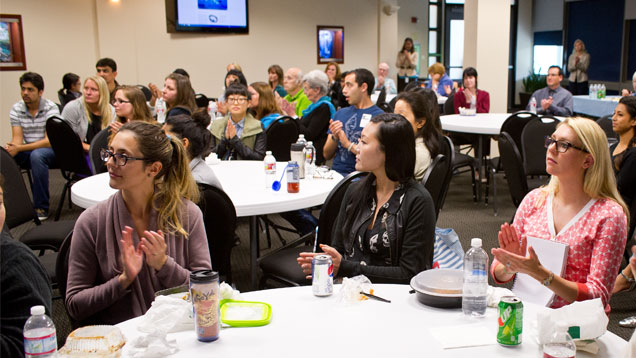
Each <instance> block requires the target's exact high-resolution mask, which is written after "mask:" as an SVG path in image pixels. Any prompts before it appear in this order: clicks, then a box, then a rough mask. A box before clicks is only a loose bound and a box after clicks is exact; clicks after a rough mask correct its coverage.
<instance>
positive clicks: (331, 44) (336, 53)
mask: <svg viewBox="0 0 636 358" xmlns="http://www.w3.org/2000/svg"><path fill="white" fill-rule="evenodd" d="M316 54H317V56H316V57H317V58H318V64H324V63H328V62H335V63H344V27H343V26H320V25H318V26H317V29H316Z"/></svg>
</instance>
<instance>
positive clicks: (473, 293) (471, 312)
mask: <svg viewBox="0 0 636 358" xmlns="http://www.w3.org/2000/svg"><path fill="white" fill-rule="evenodd" d="M470 246H471V248H470V250H468V252H466V255H465V256H464V286H463V289H462V293H463V294H462V311H464V314H465V315H467V316H475V317H482V316H484V315H485V314H486V304H487V302H486V298H487V295H488V275H487V272H488V271H487V270H488V254H486V251H484V249H482V248H481V239H477V238H474V239H472V240H471V242H470Z"/></svg>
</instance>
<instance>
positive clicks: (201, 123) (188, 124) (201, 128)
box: [166, 108, 212, 160]
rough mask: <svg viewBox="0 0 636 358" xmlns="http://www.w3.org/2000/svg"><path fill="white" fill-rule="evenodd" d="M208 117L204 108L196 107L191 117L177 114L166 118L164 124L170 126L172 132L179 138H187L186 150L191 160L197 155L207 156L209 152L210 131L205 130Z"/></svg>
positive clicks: (208, 120)
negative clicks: (188, 143)
mask: <svg viewBox="0 0 636 358" xmlns="http://www.w3.org/2000/svg"><path fill="white" fill-rule="evenodd" d="M210 119H211V118H210V115H209V114H208V111H207V109H206V108H199V109H197V110H196V111H194V113H193V114H192V117H190V116H189V115H187V114H178V115H176V116H170V117H168V118H166V124H167V125H168V126H170V131H171V132H172V133H174V134H176V135H177V136H178V137H179V139H181V140H183V138H188V141H189V142H190V145H189V146H188V148H187V151H188V156H189V157H190V159H191V160H192V159H193V158H196V157H199V156H200V157H207V156H208V154H210V152H211V148H210V142H211V141H212V133H211V132H210V131H209V130H207V128H208V126H209V125H210Z"/></svg>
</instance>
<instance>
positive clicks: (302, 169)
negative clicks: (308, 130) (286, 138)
mask: <svg viewBox="0 0 636 358" xmlns="http://www.w3.org/2000/svg"><path fill="white" fill-rule="evenodd" d="M296 144H302V145H303V147H306V146H307V140H306V139H305V135H304V134H299V135H298V140H297V141H296ZM305 152H306V150H305V149H303V153H302V157H301V158H300V160H297V162H298V166H299V167H300V168H299V169H300V179H305V161H304V160H303V159H304V158H305ZM292 160H294V158H292Z"/></svg>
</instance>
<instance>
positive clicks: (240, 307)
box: [220, 300, 272, 327]
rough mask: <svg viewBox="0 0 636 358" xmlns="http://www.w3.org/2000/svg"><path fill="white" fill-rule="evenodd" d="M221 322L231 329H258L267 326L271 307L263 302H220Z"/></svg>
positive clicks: (270, 315)
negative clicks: (231, 327)
mask: <svg viewBox="0 0 636 358" xmlns="http://www.w3.org/2000/svg"><path fill="white" fill-rule="evenodd" d="M220 305H221V308H220V309H221V322H223V323H225V324H227V325H230V326H233V327H258V326H265V325H267V324H269V321H270V320H271V319H272V306H270V305H269V304H267V303H265V302H251V301H234V300H222V301H221V302H220Z"/></svg>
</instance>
